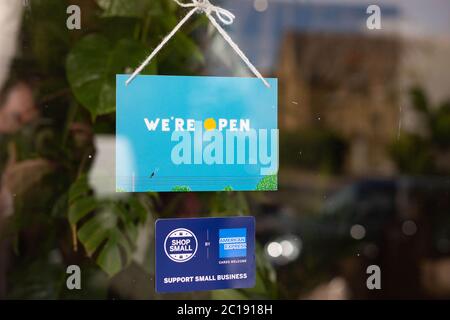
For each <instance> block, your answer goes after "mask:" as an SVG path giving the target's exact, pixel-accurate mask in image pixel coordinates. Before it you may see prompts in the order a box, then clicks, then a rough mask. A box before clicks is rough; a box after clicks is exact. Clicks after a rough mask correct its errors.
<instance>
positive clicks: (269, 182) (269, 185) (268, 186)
mask: <svg viewBox="0 0 450 320" xmlns="http://www.w3.org/2000/svg"><path fill="white" fill-rule="evenodd" d="M277 189H278V181H277V175H276V174H274V175H270V176H265V177H264V178H262V179H261V180H260V181H259V182H258V185H257V186H256V190H258V191H272V190H277Z"/></svg>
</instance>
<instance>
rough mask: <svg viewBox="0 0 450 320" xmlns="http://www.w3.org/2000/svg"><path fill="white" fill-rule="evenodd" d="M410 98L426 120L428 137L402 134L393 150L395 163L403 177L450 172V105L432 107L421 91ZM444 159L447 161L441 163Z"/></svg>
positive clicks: (394, 144) (416, 89)
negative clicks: (441, 159) (448, 155)
mask: <svg viewBox="0 0 450 320" xmlns="http://www.w3.org/2000/svg"><path fill="white" fill-rule="evenodd" d="M410 98H411V102H412V106H413V108H414V109H415V111H416V112H417V113H418V114H419V115H420V117H421V118H422V120H423V123H424V125H425V133H424V134H417V133H402V135H401V136H400V137H399V138H398V139H397V140H396V141H395V142H393V143H392V144H391V146H390V153H391V156H392V159H393V160H394V161H395V163H396V164H397V167H398V169H399V170H400V171H401V172H403V173H409V174H427V173H428V174H429V173H444V174H446V173H448V172H450V166H449V165H448V160H446V158H445V157H446V155H447V154H448V152H449V147H450V102H448V101H446V102H444V103H442V104H440V105H438V106H432V105H431V104H430V101H429V99H428V97H427V95H426V94H425V92H424V91H423V90H422V89H420V88H413V89H411V91H410ZM440 158H443V159H444V161H439V159H440ZM440 162H444V165H440V164H439V163H440Z"/></svg>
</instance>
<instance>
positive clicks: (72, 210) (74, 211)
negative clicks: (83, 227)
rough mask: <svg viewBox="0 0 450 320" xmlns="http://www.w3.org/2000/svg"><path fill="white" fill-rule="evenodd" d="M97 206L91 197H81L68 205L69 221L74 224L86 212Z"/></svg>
mask: <svg viewBox="0 0 450 320" xmlns="http://www.w3.org/2000/svg"><path fill="white" fill-rule="evenodd" d="M96 207H97V201H96V200H95V198H93V197H86V198H82V199H80V200H78V201H76V202H75V203H73V204H72V205H71V206H70V207H69V222H70V224H72V225H75V224H77V223H78V221H80V220H81V219H82V218H83V217H85V216H86V215H87V214H88V213H90V212H92V211H93V210H94V209H95V208H96Z"/></svg>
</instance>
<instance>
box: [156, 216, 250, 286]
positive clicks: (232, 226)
mask: <svg viewBox="0 0 450 320" xmlns="http://www.w3.org/2000/svg"><path fill="white" fill-rule="evenodd" d="M155 230H156V231H155V243H156V247H155V252H156V278H155V279H156V281H155V282H156V291H157V292H186V291H197V290H216V289H229V288H251V287H253V286H254V285H255V268H256V265H255V218H254V217H230V218H191V219H159V220H157V221H156V224H155Z"/></svg>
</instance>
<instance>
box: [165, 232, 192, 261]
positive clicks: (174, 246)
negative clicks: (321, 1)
mask: <svg viewBox="0 0 450 320" xmlns="http://www.w3.org/2000/svg"><path fill="white" fill-rule="evenodd" d="M197 247H198V242H197V237H196V236H195V234H194V233H193V232H192V231H190V230H188V229H184V228H179V229H175V230H173V231H171V232H170V233H169V234H168V235H167V237H166V239H165V240H164V251H165V252H166V255H167V257H168V258H169V259H170V260H172V261H174V262H179V263H181V262H187V261H189V260H191V259H192V258H193V257H194V255H195V253H196V252H197Z"/></svg>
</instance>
